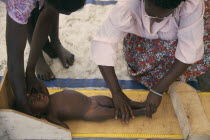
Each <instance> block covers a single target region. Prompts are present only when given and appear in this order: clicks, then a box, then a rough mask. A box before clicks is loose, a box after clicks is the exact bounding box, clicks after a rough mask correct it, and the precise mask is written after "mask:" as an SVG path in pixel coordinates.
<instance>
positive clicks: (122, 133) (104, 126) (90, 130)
mask: <svg viewBox="0 0 210 140" xmlns="http://www.w3.org/2000/svg"><path fill="white" fill-rule="evenodd" d="M80 92H81V93H83V94H85V95H88V96H95V95H106V96H110V93H109V92H108V91H97V90H95V91H80ZM125 93H126V95H127V96H128V97H129V98H131V99H132V100H135V101H144V100H145V98H146V96H147V92H142V91H127V92H125ZM66 123H67V124H68V125H69V126H70V128H71V132H72V136H73V137H87V136H89V137H111V138H167V139H183V136H182V133H181V129H180V127H179V123H178V120H177V119H176V114H175V112H174V109H173V106H172V104H171V101H170V97H169V95H165V96H164V97H163V100H162V103H161V105H160V107H159V109H158V111H157V113H156V114H155V115H154V116H153V118H152V119H150V118H147V117H145V116H142V117H136V118H135V119H133V120H130V122H129V124H128V125H126V124H122V123H121V121H120V120H114V119H113V120H108V121H104V122H87V121H79V120H77V121H67V122H66Z"/></svg>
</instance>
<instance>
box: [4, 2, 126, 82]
mask: <svg viewBox="0 0 210 140" xmlns="http://www.w3.org/2000/svg"><path fill="white" fill-rule="evenodd" d="M112 7H113V5H107V6H99V5H98V6H97V5H90V4H88V5H86V6H85V7H84V8H83V9H82V10H80V11H77V12H75V13H73V14H71V15H70V16H65V15H61V16H60V27H59V31H60V40H61V42H62V44H63V45H64V46H65V47H66V48H67V49H68V50H69V51H71V52H72V53H73V54H75V58H76V61H75V63H74V65H73V66H72V67H70V68H69V69H65V68H63V67H62V65H61V63H60V62H59V60H57V59H54V60H51V59H49V58H47V61H48V63H49V65H50V67H51V69H52V71H53V72H54V74H55V75H56V77H57V78H74V79H92V78H100V79H101V78H102V76H101V73H100V72H99V69H98V68H97V66H96V65H95V64H94V63H93V62H92V61H91V60H90V51H89V48H90V41H91V39H92V38H93V36H94V34H95V33H96V32H97V30H98V29H99V27H100V25H101V24H102V22H103V21H104V20H105V18H106V17H107V16H108V14H109V11H110V9H111V8H112ZM5 27H6V9H5V4H4V3H2V2H1V1H0V75H3V73H4V70H5V68H6V59H7V56H6V42H5ZM16 47H18V46H16ZM118 47H119V51H118V62H117V66H116V67H115V68H116V73H117V76H118V78H119V80H129V79H130V77H129V76H128V74H127V66H126V63H125V61H124V56H123V51H122V43H120V44H119V46H118ZM28 54H29V46H28V45H27V47H26V50H25V65H26V62H27V59H28Z"/></svg>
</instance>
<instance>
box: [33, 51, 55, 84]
mask: <svg viewBox="0 0 210 140" xmlns="http://www.w3.org/2000/svg"><path fill="white" fill-rule="evenodd" d="M36 75H37V77H38V78H39V79H42V80H46V81H48V80H53V79H55V75H54V74H53V72H52V71H51V69H50V67H49V65H48V64H47V63H46V61H45V59H44V56H43V54H41V56H40V57H39V60H38V62H37V65H36Z"/></svg>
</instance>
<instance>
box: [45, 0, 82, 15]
mask: <svg viewBox="0 0 210 140" xmlns="http://www.w3.org/2000/svg"><path fill="white" fill-rule="evenodd" d="M46 2H47V4H50V5H51V6H52V7H53V8H55V9H56V11H57V12H59V13H61V14H65V15H69V14H71V13H72V12H75V11H77V10H79V9H81V8H82V7H84V5H85V2H86V0H46Z"/></svg>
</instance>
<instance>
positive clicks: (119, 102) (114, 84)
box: [99, 66, 134, 123]
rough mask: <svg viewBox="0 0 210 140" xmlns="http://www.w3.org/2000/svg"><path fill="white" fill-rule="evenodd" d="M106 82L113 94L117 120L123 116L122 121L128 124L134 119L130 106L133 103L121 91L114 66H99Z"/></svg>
mask: <svg viewBox="0 0 210 140" xmlns="http://www.w3.org/2000/svg"><path fill="white" fill-rule="evenodd" d="M99 69H100V71H101V73H102V75H103V78H104V80H105V81H106V84H107V86H108V88H109V89H110V91H111V93H112V98H113V103H114V106H115V118H116V119H117V118H118V116H119V113H121V114H122V121H123V122H126V123H128V121H129V119H130V117H132V118H134V115H133V111H132V109H131V107H130V105H129V101H131V100H130V99H129V98H128V97H127V96H126V95H125V94H124V93H123V92H122V90H121V88H120V85H119V83H118V79H117V76H116V74H115V70H114V67H113V66H99Z"/></svg>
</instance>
